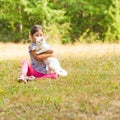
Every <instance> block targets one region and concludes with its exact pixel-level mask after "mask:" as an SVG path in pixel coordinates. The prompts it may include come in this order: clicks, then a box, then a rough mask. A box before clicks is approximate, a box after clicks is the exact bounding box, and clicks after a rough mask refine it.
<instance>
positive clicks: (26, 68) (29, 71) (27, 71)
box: [21, 60, 34, 76]
mask: <svg viewBox="0 0 120 120" xmlns="http://www.w3.org/2000/svg"><path fill="white" fill-rule="evenodd" d="M33 73H34V70H33V68H32V66H31V64H30V63H29V61H28V60H24V61H23V63H22V72H21V75H24V76H27V75H28V76H31V75H33Z"/></svg>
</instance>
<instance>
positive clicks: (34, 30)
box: [30, 25, 42, 36]
mask: <svg viewBox="0 0 120 120" xmlns="http://www.w3.org/2000/svg"><path fill="white" fill-rule="evenodd" d="M39 30H41V31H42V27H41V26H40V25H34V26H33V27H32V28H31V30H30V34H31V35H32V36H33V34H34V33H36V32H37V31H39Z"/></svg>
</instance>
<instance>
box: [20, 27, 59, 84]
mask: <svg viewBox="0 0 120 120" xmlns="http://www.w3.org/2000/svg"><path fill="white" fill-rule="evenodd" d="M41 36H43V31H42V27H41V26H40V25H34V26H33V27H32V28H31V30H30V37H31V42H32V43H31V44H30V45H29V47H28V49H29V55H30V58H31V64H30V63H29V62H28V60H24V61H23V63H22V72H21V75H20V77H19V78H18V81H19V82H20V81H23V82H25V83H27V81H28V80H33V79H35V78H41V79H42V78H53V79H56V78H57V77H58V75H57V74H56V73H51V74H47V70H46V65H45V63H44V62H43V59H46V58H48V57H51V56H53V55H52V53H53V50H48V51H47V52H44V53H42V54H39V55H37V54H36V52H35V50H34V49H33V48H34V47H35V45H36V37H41Z"/></svg>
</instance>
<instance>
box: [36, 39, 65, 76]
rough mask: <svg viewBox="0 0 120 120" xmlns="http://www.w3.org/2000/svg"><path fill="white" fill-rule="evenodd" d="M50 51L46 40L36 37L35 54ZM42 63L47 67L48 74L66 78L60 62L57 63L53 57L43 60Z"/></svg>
mask: <svg viewBox="0 0 120 120" xmlns="http://www.w3.org/2000/svg"><path fill="white" fill-rule="evenodd" d="M49 49H50V46H49V45H48V44H47V43H46V38H45V37H36V46H35V50H36V54H41V53H43V52H46V51H47V50H49ZM44 63H45V64H46V66H47V69H48V73H53V72H54V73H57V74H58V75H60V76H66V75H67V71H66V70H64V69H63V68H62V67H61V65H60V62H59V61H58V59H57V58H55V57H48V58H47V59H44Z"/></svg>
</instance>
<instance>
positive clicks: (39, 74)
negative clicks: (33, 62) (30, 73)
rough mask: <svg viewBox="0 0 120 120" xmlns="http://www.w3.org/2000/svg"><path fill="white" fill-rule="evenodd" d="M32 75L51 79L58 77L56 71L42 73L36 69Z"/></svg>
mask: <svg viewBox="0 0 120 120" xmlns="http://www.w3.org/2000/svg"><path fill="white" fill-rule="evenodd" d="M34 76H35V77H36V78H41V79H42V78H52V79H56V78H58V75H57V74H56V73H51V74H43V73H39V72H37V71H34Z"/></svg>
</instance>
